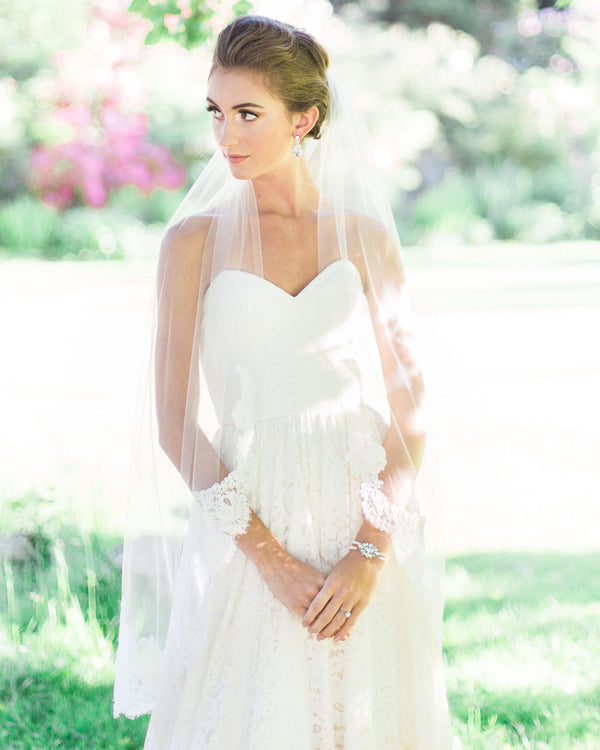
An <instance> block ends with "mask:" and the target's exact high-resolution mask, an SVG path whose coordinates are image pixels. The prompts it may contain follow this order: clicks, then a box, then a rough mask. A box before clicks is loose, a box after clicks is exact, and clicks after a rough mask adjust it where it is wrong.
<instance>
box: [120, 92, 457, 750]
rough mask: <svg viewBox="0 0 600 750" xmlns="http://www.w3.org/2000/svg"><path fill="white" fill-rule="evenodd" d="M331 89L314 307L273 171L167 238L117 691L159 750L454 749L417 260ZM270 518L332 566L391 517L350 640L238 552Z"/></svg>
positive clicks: (134, 482)
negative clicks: (389, 541)
mask: <svg viewBox="0 0 600 750" xmlns="http://www.w3.org/2000/svg"><path fill="white" fill-rule="evenodd" d="M334 99H335V106H334V111H333V112H332V115H331V122H330V123H329V125H328V127H327V129H326V131H325V132H324V135H323V138H322V139H321V140H320V141H317V142H311V141H309V142H305V144H304V146H305V153H306V158H307V159H308V162H309V165H310V168H311V172H312V174H313V176H314V179H315V182H316V184H317V186H318V188H319V193H320V205H319V211H318V216H317V217H316V220H317V232H318V252H319V257H318V273H317V274H316V275H315V277H314V278H313V280H312V281H311V282H310V283H309V284H308V285H307V286H306V287H305V288H304V289H303V290H300V291H299V293H298V294H297V295H296V296H292V295H290V294H288V293H287V292H286V291H284V290H282V289H280V288H279V287H277V286H275V284H273V283H272V282H271V281H270V280H269V279H268V278H265V276H264V272H263V263H262V253H261V241H260V218H259V214H258V211H257V207H256V201H255V197H254V192H253V188H252V184H251V183H250V182H248V181H245V182H244V181H238V180H235V179H233V178H232V177H231V176H230V174H229V171H228V168H227V166H226V164H225V163H224V160H223V158H222V156H221V155H220V154H216V155H215V156H214V157H213V159H212V160H211V162H210V163H209V164H208V166H207V167H206V169H205V171H204V172H203V174H202V175H201V177H200V178H199V179H198V181H197V183H196V185H195V186H194V187H193V188H192V190H191V191H190V193H189V195H188V196H187V198H186V200H185V201H184V202H183V204H182V206H181V207H180V208H179V210H178V211H177V213H176V214H175V216H174V217H173V220H172V222H171V224H170V226H169V228H168V230H167V233H166V236H165V242H164V243H163V250H162V252H161V259H160V261H159V267H158V273H157V290H156V302H155V310H154V324H153V331H152V336H151V342H152V343H151V351H150V352H149V357H148V362H149V365H148V372H147V376H146V378H145V385H144V388H143V390H142V393H143V396H142V399H141V403H140V406H139V410H138V411H139V415H138V427H137V430H136V441H135V448H134V460H133V463H132V476H131V487H130V501H129V509H130V516H129V522H128V534H127V537H126V540H125V551H124V567H123V600H122V609H121V627H120V636H119V647H118V652H117V673H116V682H115V714H119V713H124V714H126V715H128V716H136V715H139V714H142V713H147V712H149V711H153V714H152V719H151V723H150V730H149V734H148V738H147V747H148V748H160V749H161V750H166V748H177V750H185V748H203V750H207V749H208V748H223V747H230V748H242V747H243V748H254V747H256V748H261V750H264V749H265V748H280V747H288V746H289V747H302V748H310V749H311V750H330V749H331V750H333V749H334V748H336V749H337V748H345V750H353V748H359V747H361V748H371V747H372V748H375V747H377V748H379V747H390V748H414V749H416V748H446V747H448V746H449V745H448V742H449V734H448V726H447V711H446V705H445V696H444V689H443V680H442V677H441V637H440V636H441V632H440V624H441V600H440V596H439V572H440V571H439V556H438V551H439V550H438V546H437V543H436V539H434V538H430V537H431V534H430V531H431V530H432V529H433V528H437V517H438V514H439V507H438V506H437V504H436V498H435V497H434V496H429V497H420V496H419V481H418V479H419V464H420V457H419V456H418V455H416V451H415V450H413V446H412V444H411V440H412V435H414V434H415V433H416V432H418V429H419V425H420V420H421V419H422V398H423V389H422V380H421V373H420V370H419V368H418V365H417V363H416V358H415V355H414V347H413V341H412V333H411V319H410V308H409V303H408V298H407V291H406V286H405V279H404V273H403V269H402V264H401V259H400V251H399V245H398V240H397V236H396V233H395V229H394V223H393V219H392V216H391V212H390V209H389V205H388V203H387V201H386V199H385V196H384V194H383V192H382V190H381V188H380V187H379V186H378V185H377V180H376V178H375V170H374V168H373V165H372V164H371V163H370V162H369V158H368V155H369V151H368V148H367V143H368V139H367V135H366V131H365V130H364V128H363V126H361V124H360V120H359V118H358V117H357V116H356V113H354V112H351V113H348V112H347V111H344V110H343V108H342V104H341V102H340V99H339V96H337V95H336V96H335V97H334ZM190 238H192V240H193V241H194V242H197V243H198V246H199V248H200V250H201V251H202V252H201V262H199V261H198V258H199V257H200V253H199V254H198V257H196V256H193V254H192V256H191V257H190V254H189V246H190V242H189V240H190ZM182 239H185V240H186V242H182ZM184 248H187V250H185V249H184ZM182 272H185V274H186V276H185V277H186V279H187V285H186V293H185V294H183V295H182V294H180V293H178V294H175V291H174V290H175V277H176V274H178V273H182ZM423 471H425V472H426V468H424V467H421V472H423ZM225 474H227V477H226V478H225V479H224V480H223V478H224V475H225ZM221 480H223V481H221ZM386 503H387V504H386ZM250 508H252V509H253V510H254V511H255V512H256V513H257V514H258V515H259V517H260V518H261V519H262V520H263V522H264V523H265V524H266V525H267V526H268V527H269V528H270V529H271V531H272V532H273V533H274V535H275V536H276V537H277V538H278V539H279V540H280V541H281V542H282V544H283V545H284V546H285V547H286V548H287V549H288V550H289V551H290V552H291V553H292V554H293V555H296V556H298V557H299V558H300V559H303V560H305V561H306V562H308V563H309V564H312V565H314V566H315V567H317V568H319V569H320V570H322V571H323V572H324V573H326V572H328V571H329V570H330V569H331V567H332V566H333V565H335V563H336V562H337V561H338V560H339V559H340V558H341V557H342V556H343V555H344V554H345V553H346V551H347V548H348V545H349V544H350V543H351V541H352V540H353V539H354V538H355V535H356V532H357V530H358V528H359V527H360V525H361V523H362V520H363V517H365V515H366V516H367V517H368V518H369V520H370V521H372V522H373V523H374V525H377V526H378V527H379V528H384V526H385V524H387V529H388V530H389V531H390V532H392V535H393V542H394V554H393V555H392V556H391V557H392V559H391V560H390V562H389V563H388V564H387V565H386V569H385V572H384V574H383V577H382V583H381V586H380V587H379V589H378V590H377V592H376V595H375V597H374V599H373V600H372V602H371V603H370V604H369V606H368V608H367V610H366V611H365V612H364V613H363V614H362V615H361V617H360V618H359V621H358V623H357V626H356V628H355V630H354V632H353V634H352V637H351V639H350V640H349V641H347V642H346V643H344V644H336V643H334V642H333V641H331V640H330V639H329V640H327V641H324V642H317V641H316V640H313V639H312V638H311V637H310V635H309V634H308V633H307V632H306V631H305V630H304V629H303V628H302V626H301V624H300V621H299V619H298V618H296V617H295V616H294V615H292V614H291V613H290V612H288V611H287V610H286V609H285V607H284V606H283V605H282V604H280V603H279V602H278V601H276V600H275V599H274V598H273V596H272V595H271V593H270V592H269V590H268V588H267V587H266V585H265V584H264V582H263V581H262V580H261V578H260V576H259V574H258V572H257V570H256V569H255V568H254V567H253V565H252V564H251V563H249V562H248V560H247V559H246V558H245V557H244V555H243V554H242V553H241V552H240V551H239V550H238V549H237V547H236V545H235V535H236V534H238V533H242V532H243V530H244V529H245V524H247V521H248V514H249V511H250ZM369 514H370V517H369ZM431 520H433V521H434V522H433V523H432V522H431Z"/></svg>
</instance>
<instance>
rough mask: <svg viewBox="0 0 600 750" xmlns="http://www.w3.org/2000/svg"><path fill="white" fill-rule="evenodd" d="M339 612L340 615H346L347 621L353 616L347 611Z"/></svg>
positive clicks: (340, 610)
mask: <svg viewBox="0 0 600 750" xmlns="http://www.w3.org/2000/svg"><path fill="white" fill-rule="evenodd" d="M338 612H339V613H340V614H341V615H344V617H345V618H346V619H348V618H349V617H350V615H351V614H352V613H351V612H346V610H345V609H338Z"/></svg>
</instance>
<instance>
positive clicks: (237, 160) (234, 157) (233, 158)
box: [225, 154, 248, 164]
mask: <svg viewBox="0 0 600 750" xmlns="http://www.w3.org/2000/svg"><path fill="white" fill-rule="evenodd" d="M225 158H226V159H227V161H228V162H229V163H230V164H241V163H242V162H243V161H244V160H245V159H247V158H248V157H247V156H243V155H242V154H225Z"/></svg>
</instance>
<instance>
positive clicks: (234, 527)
mask: <svg viewBox="0 0 600 750" xmlns="http://www.w3.org/2000/svg"><path fill="white" fill-rule="evenodd" d="M247 485H248V482H247V477H246V472H245V471H244V470H243V469H241V468H239V467H238V468H237V469H234V470H233V471H230V472H229V474H228V475H227V476H226V477H225V479H223V480H222V481H220V482H216V483H215V484H213V485H212V487H209V488H208V489H206V490H200V491H196V492H194V493H193V496H194V499H195V500H197V501H198V503H199V504H200V506H201V507H202V509H203V510H204V511H205V513H206V514H207V515H208V517H209V518H210V520H211V521H212V523H214V525H215V526H217V528H219V529H220V530H221V531H222V532H223V533H224V534H227V535H228V536H230V537H232V538H235V537H237V536H240V535H241V534H245V533H246V531H248V526H249V524H250V502H249V500H248V495H247V489H246V488H247Z"/></svg>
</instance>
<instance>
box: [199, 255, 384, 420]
mask: <svg viewBox="0 0 600 750" xmlns="http://www.w3.org/2000/svg"><path fill="white" fill-rule="evenodd" d="M200 344H201V362H202V367H203V372H204V377H205V379H206V383H207V386H208V389H209V391H210V394H211V398H212V400H213V404H214V407H215V411H216V413H217V417H218V419H219V421H220V423H221V424H229V423H234V424H236V425H237V426H239V427H243V426H245V425H244V423H247V422H248V421H249V420H250V421H252V422H254V421H258V420H262V419H271V418H276V417H282V416H287V415H291V414H299V413H314V412H315V411H317V412H318V413H319V414H322V415H327V414H330V413H339V412H340V411H345V412H348V411H354V410H356V409H357V408H358V407H359V406H360V404H361V403H365V402H366V403H368V404H369V405H370V406H372V407H373V408H374V409H375V410H376V411H378V412H379V413H380V414H381V415H382V416H383V417H384V419H387V406H386V404H387V401H386V399H385V390H384V386H383V378H382V374H381V365H380V360H379V356H378V353H377V347H376V344H375V338H374V333H373V328H372V325H371V320H370V317H369V312H368V305H367V301H366V298H365V295H364V293H363V289H362V281H361V277H360V274H359V272H358V269H357V268H356V266H355V265H354V264H353V263H352V262H351V261H349V260H345V259H339V260H336V261H334V262H333V263H331V264H329V265H328V266H326V267H325V268H324V269H323V270H322V271H321V272H320V273H319V274H318V275H317V276H316V277H315V278H314V279H313V280H312V281H311V282H310V283H309V284H308V285H307V286H306V287H304V289H302V291H301V292H299V293H298V294H297V295H296V296H292V295H290V294H288V293H287V292H285V291H284V290H283V289H281V288H280V287H278V286H276V285H275V284H273V283H271V282H269V281H267V280H265V279H264V278H262V277H260V276H256V275H254V274H251V273H248V272H245V271H239V270H232V269H228V270H224V271H221V272H220V273H219V274H218V275H217V276H216V277H215V278H214V279H213V281H212V283H211V285H210V286H209V288H208V289H207V291H206V293H205V297H204V301H203V317H202V328H201V340H200Z"/></svg>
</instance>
